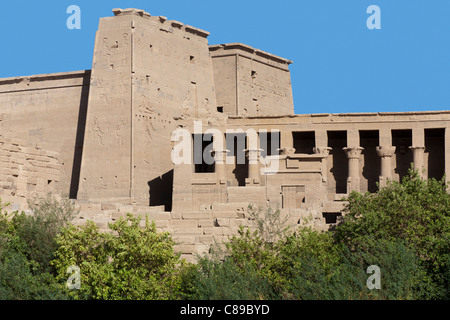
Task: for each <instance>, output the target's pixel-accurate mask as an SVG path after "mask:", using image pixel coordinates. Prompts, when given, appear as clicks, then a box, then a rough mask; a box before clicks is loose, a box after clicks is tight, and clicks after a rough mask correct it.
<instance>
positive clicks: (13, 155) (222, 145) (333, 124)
mask: <svg viewBox="0 0 450 320" xmlns="http://www.w3.org/2000/svg"><path fill="white" fill-rule="evenodd" d="M113 12H114V16H112V17H106V18H101V19H100V23H99V28H98V31H97V33H96V37H95V49H94V54H93V63H92V69H91V70H83V71H75V72H66V73H57V74H44V75H34V76H25V77H15V78H4V79H0V133H1V135H2V137H1V139H0V145H1V149H0V152H1V158H0V159H1V161H2V167H1V170H2V171H1V174H0V183H1V184H0V187H1V188H0V196H1V198H2V199H3V202H10V203H11V208H13V209H14V210H27V205H26V200H27V199H30V198H33V197H36V196H41V195H43V194H45V193H47V192H52V193H55V194H59V195H66V196H68V197H70V198H71V199H73V200H74V201H75V203H76V204H77V206H78V207H79V208H80V214H79V216H78V217H77V220H76V221H75V223H80V224H82V223H84V222H85V221H86V220H87V219H91V220H94V221H95V222H96V223H98V224H99V225H100V226H101V227H102V228H106V226H107V223H108V222H111V221H114V220H116V219H118V218H120V217H123V216H124V215H125V214H126V213H127V212H130V213H135V214H140V215H145V214H148V215H149V216H150V218H151V219H153V220H155V221H156V223H157V226H158V228H160V229H161V230H168V231H170V232H172V233H173V234H174V235H175V236H176V237H177V239H178V241H179V244H178V250H180V251H181V252H183V254H185V255H186V256H187V257H190V255H191V254H192V253H195V252H202V251H204V250H207V248H208V246H209V245H210V244H211V243H212V241H213V239H214V238H216V239H217V238H219V240H220V239H225V238H226V237H227V236H229V235H231V234H233V233H234V232H236V230H237V227H238V226H239V225H247V224H248V223H249V221H248V216H247V214H246V209H247V206H248V205H249V204H252V205H254V206H260V207H267V206H270V207H272V208H279V209H280V210H281V211H282V212H283V214H285V215H286V216H287V217H288V222H289V223H290V224H291V225H295V224H298V223H299V222H300V220H301V219H302V218H305V217H310V218H311V222H310V223H313V224H314V226H315V227H317V228H319V229H323V230H327V229H328V228H329V227H330V226H333V225H334V224H336V222H337V221H338V220H339V217H340V216H341V215H342V212H341V211H342V209H343V206H344V204H345V197H346V196H347V195H348V194H349V193H350V192H351V191H353V190H355V191H359V192H376V191H377V190H378V188H379V187H383V186H384V185H386V183H387V181H388V180H395V181H399V180H400V179H402V177H403V176H405V175H406V174H407V171H408V169H409V168H410V166H411V165H412V166H413V167H414V168H415V169H417V170H418V171H419V174H420V175H421V176H422V177H423V178H424V179H426V178H436V179H441V178H442V177H443V176H444V175H446V176H447V177H448V176H450V111H426V112H383V113H346V114H342V113H341V114H321V113H317V114H295V113H294V103H293V97H292V87H291V80H290V71H289V65H290V64H291V63H292V61H290V60H289V59H285V58H282V57H278V56H275V55H273V54H270V53H267V52H264V51H261V50H259V49H256V48H252V47H250V46H248V45H245V44H241V43H230V44H219V45H209V43H208V40H207V38H208V36H209V33H208V32H207V31H204V30H201V29H198V28H195V27H192V26H189V25H185V24H183V23H182V22H179V21H175V20H168V19H167V18H166V17H163V16H151V15H150V14H149V13H147V12H145V11H143V10H138V9H125V10H122V9H114V10H113Z"/></svg>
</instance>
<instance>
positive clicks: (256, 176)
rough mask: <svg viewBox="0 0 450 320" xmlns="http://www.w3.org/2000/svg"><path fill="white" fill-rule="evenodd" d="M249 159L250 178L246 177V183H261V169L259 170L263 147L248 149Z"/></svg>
mask: <svg viewBox="0 0 450 320" xmlns="http://www.w3.org/2000/svg"><path fill="white" fill-rule="evenodd" d="M245 151H246V153H247V159H248V178H247V179H245V184H246V185H247V184H250V185H252V184H259V183H260V170H259V157H260V156H261V151H262V150H261V149H247V150H245Z"/></svg>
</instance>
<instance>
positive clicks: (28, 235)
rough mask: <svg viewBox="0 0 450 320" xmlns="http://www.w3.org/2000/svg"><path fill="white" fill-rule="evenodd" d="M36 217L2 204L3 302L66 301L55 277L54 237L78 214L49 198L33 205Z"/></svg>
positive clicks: (68, 204) (0, 295) (0, 283)
mask: <svg viewBox="0 0 450 320" xmlns="http://www.w3.org/2000/svg"><path fill="white" fill-rule="evenodd" d="M30 208H31V209H32V210H33V214H31V215H27V214H25V213H24V212H20V213H19V212H13V213H10V214H8V213H7V212H6V211H4V210H3V205H2V204H1V201H0V299H63V298H66V296H65V295H64V294H63V292H62V290H61V287H60V286H59V285H57V283H56V281H55V279H54V277H53V276H52V274H51V272H52V270H51V267H50V260H51V259H52V258H53V252H54V250H56V246H57V244H56V241H55V236H56V234H57V233H58V232H59V230H60V229H61V228H62V227H64V226H65V225H67V223H68V222H69V221H70V219H71V218H72V216H73V215H74V213H75V211H74V209H73V205H72V204H71V202H70V201H69V200H64V199H63V200H60V201H58V200H56V199H54V198H53V197H51V196H50V195H49V196H47V198H45V199H40V200H37V201H36V203H35V204H30Z"/></svg>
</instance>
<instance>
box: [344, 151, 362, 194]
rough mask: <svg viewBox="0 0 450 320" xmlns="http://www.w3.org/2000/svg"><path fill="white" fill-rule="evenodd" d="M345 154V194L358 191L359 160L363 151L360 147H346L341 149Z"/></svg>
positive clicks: (359, 188)
mask: <svg viewBox="0 0 450 320" xmlns="http://www.w3.org/2000/svg"><path fill="white" fill-rule="evenodd" d="M342 150H344V151H345V153H346V154H347V159H348V178H347V193H350V192H351V191H358V192H359V191H360V190H361V187H360V178H359V159H360V158H361V152H362V151H363V150H364V148H362V147H346V148H342Z"/></svg>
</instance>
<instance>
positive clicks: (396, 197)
mask: <svg viewBox="0 0 450 320" xmlns="http://www.w3.org/2000/svg"><path fill="white" fill-rule="evenodd" d="M446 188H447V186H446V184H445V182H444V179H443V180H441V181H437V180H435V179H429V180H427V181H422V180H421V179H420V178H419V176H418V174H417V172H414V171H413V170H410V172H409V175H408V176H406V177H405V178H404V179H403V181H402V182H401V183H398V182H393V181H391V182H389V183H388V185H387V186H386V187H385V188H383V189H381V190H380V191H378V192H377V193H374V194H369V193H367V194H360V193H356V192H353V193H351V194H350V196H349V198H348V205H347V206H346V208H345V213H346V214H345V219H344V223H342V224H341V225H339V226H338V227H337V228H336V231H335V232H336V233H335V236H336V240H337V241H338V242H343V243H346V245H347V246H349V247H350V248H354V247H363V246H365V245H366V244H367V241H368V239H383V240H386V241H394V242H395V241H397V240H402V241H403V242H404V244H405V245H406V246H407V247H408V248H409V249H410V250H411V251H412V252H414V253H415V255H416V256H417V258H418V259H419V260H420V263H421V265H422V266H423V267H424V268H425V270H426V275H424V277H425V278H427V279H424V281H426V282H427V283H433V284H434V289H433V290H431V292H429V295H428V296H427V298H438V297H441V298H443V297H445V296H447V297H448V284H449V283H448V278H446V277H445V275H446V274H448V268H449V264H448V261H449V254H450V247H449V245H450V232H449V231H450V194H449V193H448V192H447V191H446Z"/></svg>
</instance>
